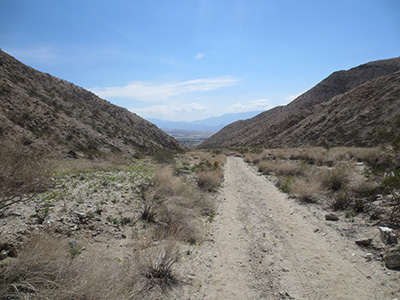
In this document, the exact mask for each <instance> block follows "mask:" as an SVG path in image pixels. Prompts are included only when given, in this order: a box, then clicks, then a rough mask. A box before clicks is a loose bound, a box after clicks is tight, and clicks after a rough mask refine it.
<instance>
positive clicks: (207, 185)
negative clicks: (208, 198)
mask: <svg viewBox="0 0 400 300" xmlns="http://www.w3.org/2000/svg"><path fill="white" fill-rule="evenodd" d="M196 178H197V184H198V186H199V187H200V188H201V189H203V190H206V191H210V192H214V191H216V190H217V189H218V188H219V186H220V185H221V181H222V178H223V173H222V171H221V170H220V169H217V170H208V171H199V172H197V173H196Z"/></svg>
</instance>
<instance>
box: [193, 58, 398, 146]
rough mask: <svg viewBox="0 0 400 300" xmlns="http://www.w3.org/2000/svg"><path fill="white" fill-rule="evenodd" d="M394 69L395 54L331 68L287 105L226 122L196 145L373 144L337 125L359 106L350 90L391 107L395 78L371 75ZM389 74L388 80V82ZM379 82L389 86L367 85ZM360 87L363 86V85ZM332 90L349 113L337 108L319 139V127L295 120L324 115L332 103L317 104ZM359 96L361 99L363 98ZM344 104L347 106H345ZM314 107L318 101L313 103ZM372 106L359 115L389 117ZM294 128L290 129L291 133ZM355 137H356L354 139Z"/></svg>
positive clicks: (328, 97) (326, 100)
mask: <svg viewBox="0 0 400 300" xmlns="http://www.w3.org/2000/svg"><path fill="white" fill-rule="evenodd" d="M399 70H400V58H394V59H388V60H381V61H375V62H370V63H367V64H364V65H361V66H358V67H355V68H352V69H350V70H348V71H339V72H335V73H333V74H331V75H330V76H328V77H327V78H326V79H324V80H323V81H321V82H320V83H319V84H317V85H316V86H315V87H313V88H312V89H310V90H309V91H307V92H306V93H304V94H302V95H300V96H299V97H297V98H296V99H295V100H294V101H293V102H291V103H290V104H288V105H287V106H280V107H275V108H273V109H271V110H268V111H265V112H263V113H261V114H259V115H257V116H256V117H254V118H252V119H249V120H245V121H239V122H235V123H232V124H230V125H228V126H226V127H225V128H223V129H222V130H220V131H219V132H217V133H216V134H215V135H213V136H212V137H211V138H210V139H208V140H207V141H205V142H204V143H202V144H201V145H199V148H215V147H227V146H243V145H244V146H248V145H259V144H262V145H264V146H268V147H282V146H289V147H292V146H306V145H323V144H324V143H326V142H329V143H330V144H332V145H338V146H339V145H358V146H361V145H371V144H374V140H373V139H372V136H369V135H367V136H362V137H361V136H360V137H357V136H356V134H357V133H355V132H354V133H351V132H349V133H348V134H347V135H346V136H347V139H343V136H341V133H342V129H341V128H340V126H341V125H342V124H344V123H346V122H348V119H346V118H348V117H349V116H352V117H354V116H356V115H358V114H359V111H358V110H357V109H358V108H359V106H358V107H357V106H355V105H352V104H351V103H353V102H354V101H352V100H351V99H352V97H354V96H356V97H358V98H357V102H359V103H360V105H361V106H365V105H373V106H374V107H379V106H384V107H395V106H396V101H397V105H398V104H399V103H398V102H399V101H400V100H399V98H398V97H397V98H396V95H397V92H396V90H397V89H399V84H398V82H397V81H396V76H394V77H388V78H387V79H386V80H385V81H384V82H382V81H371V80H373V79H376V78H380V77H384V76H387V75H390V74H393V73H395V72H397V71H399ZM391 80H393V82H392V81H391ZM369 81H371V84H370V85H365V84H366V83H367V82H369ZM373 84H377V86H376V87H374V86H373ZM384 86H390V88H388V89H385V93H378V92H377V93H371V91H373V90H377V89H382V88H384ZM357 88H360V90H358V92H357V93H356V94H352V93H350V91H352V90H354V89H357ZM364 88H365V89H367V90H366V91H363V89H364ZM338 95H343V97H345V98H343V100H342V101H341V105H344V106H345V107H342V108H343V110H345V109H347V110H349V113H348V114H342V115H341V116H342V118H336V119H335V121H336V123H335V124H334V125H335V126H333V127H330V133H331V134H332V133H333V136H330V138H329V141H326V140H325V141H324V139H322V138H321V137H322V136H320V133H321V132H320V130H319V129H318V130H317V129H316V130H313V128H312V126H311V124H312V123H308V124H309V126H308V127H307V128H305V127H304V126H303V127H302V126H300V125H299V122H302V121H303V120H304V119H306V118H309V117H310V118H312V116H313V115H314V114H318V115H320V114H322V113H323V112H324V113H325V114H326V115H325V116H320V118H323V117H325V118H330V116H329V114H330V112H331V111H332V109H330V108H327V106H326V105H325V106H321V104H323V103H329V101H330V100H331V99H332V98H333V97H335V96H338ZM360 95H363V96H360ZM364 96H366V97H368V101H366V100H365V99H364V98H365V97H364ZM346 97H347V98H346ZM371 97H372V98H371ZM346 99H347V100H346ZM364 101H366V102H365V103H364ZM393 101H394V102H393ZM392 102H393V103H392ZM362 103H364V104H362ZM327 105H328V104H327ZM347 105H349V106H348V107H347ZM316 107H318V109H317V108H316ZM322 107H323V109H322ZM321 109H322V110H321ZM378 111H379V110H378ZM378 111H375V110H374V109H373V108H372V107H371V109H369V110H368V109H365V110H364V114H363V118H367V119H369V120H373V119H376V120H379V121H385V122H384V123H388V122H390V121H393V120H394V119H385V120H384V119H383V118H382V117H381V116H380V115H378V114H377V113H378ZM395 111H397V110H395ZM390 117H391V118H396V117H398V115H397V116H396V115H395V114H391V115H390ZM331 125H333V124H331ZM370 125H371V126H372V125H374V126H376V127H377V128H379V127H380V126H381V125H384V124H380V123H379V122H371V124H370ZM300 127H301V128H304V130H308V131H313V132H314V135H309V134H308V132H301V130H300V129H299V128H300ZM349 129H350V128H349ZM375 129H376V128H375V127H373V128H372V127H371V128H367V130H363V132H369V133H371V132H373V130H375ZM295 131H296V133H294V132H295ZM297 135H298V136H302V137H304V136H306V135H308V138H307V140H301V139H299V138H297ZM355 137H356V139H354V138H355ZM356 141H357V142H356Z"/></svg>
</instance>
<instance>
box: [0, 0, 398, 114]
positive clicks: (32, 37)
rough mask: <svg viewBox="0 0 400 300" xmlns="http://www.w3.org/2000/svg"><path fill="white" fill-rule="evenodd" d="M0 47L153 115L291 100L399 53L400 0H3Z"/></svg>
mask: <svg viewBox="0 0 400 300" xmlns="http://www.w3.org/2000/svg"><path fill="white" fill-rule="evenodd" d="M0 28H1V29H0V48H1V49H2V50H3V51H5V52H7V53H8V54H10V55H12V56H14V57H15V58H17V59H18V60H20V61H22V62H23V63H25V64H27V65H29V66H31V67H33V68H35V69H37V70H39V71H42V72H46V73H49V74H51V75H53V76H56V77H58V78H62V79H64V80H67V81H69V82H72V83H74V84H76V85H78V86H81V87H83V88H85V89H88V90H90V91H92V92H94V93H96V94H97V95H99V96H100V97H101V98H103V99H106V100H108V101H110V102H112V103H114V104H116V105H119V106H122V107H126V108H128V109H129V110H131V111H132V112H134V113H137V114H138V115H140V116H142V117H145V118H158V119H164V120H171V121H193V120H200V119H204V118H207V117H212V116H220V115H223V114H226V113H236V112H247V111H260V110H267V109H270V108H272V107H275V106H278V105H286V104H287V103H289V102H290V101H291V100H293V99H294V98H295V97H296V96H298V95H300V94H301V93H303V92H305V91H307V90H308V89H310V88H312V87H313V86H315V85H316V84H317V83H318V82H320V81H321V80H323V79H324V78H325V77H327V76H328V75H330V74H331V73H333V72H335V71H338V70H347V69H350V68H352V67H355V66H358V65H360V64H363V63H367V62H369V61H374V60H379V59H387V58H393V57H398V56H400V1H398V0H301V1H299V0H145V1H144V0H57V1H55V0H35V1H32V0H1V1H0Z"/></svg>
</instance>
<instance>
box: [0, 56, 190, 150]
mask: <svg viewBox="0 0 400 300" xmlns="http://www.w3.org/2000/svg"><path fill="white" fill-rule="evenodd" d="M0 138H1V139H2V141H6V140H10V141H13V140H16V139H23V140H24V141H25V143H26V144H40V143H42V144H45V145H47V147H52V148H53V149H54V150H55V151H56V152H58V153H61V154H62V155H63V156H68V155H69V156H73V157H77V156H78V157H90V156H97V155H102V154H107V153H121V154H125V155H142V154H151V153H153V152H154V151H155V150H156V149H160V148H166V149H170V150H182V149H184V146H182V145H181V144H179V143H178V142H177V141H176V140H175V139H174V138H172V137H171V136H169V135H167V134H166V133H165V132H163V131H161V130H160V129H158V128H157V127H156V126H155V125H154V124H152V123H150V122H148V121H146V120H144V119H142V118H141V117H139V116H137V115H136V114H133V113H131V112H129V111H128V110H127V109H124V108H121V107H118V106H116V105H113V104H111V103H109V102H108V101H106V100H103V99H100V98H99V97H97V96H96V95H95V94H93V93H91V92H89V91H87V90H85V89H83V88H80V87H78V86H76V85H74V84H72V83H69V82H67V81H64V80H61V79H58V78H56V77H53V76H51V75H49V74H45V73H42V72H39V71H37V70H34V69H33V68H30V67H28V66H26V65H24V64H23V63H21V62H19V61H18V60H16V59H15V58H13V57H12V56H10V55H8V54H6V53H5V52H3V51H1V50H0ZM50 145H51V146H50Z"/></svg>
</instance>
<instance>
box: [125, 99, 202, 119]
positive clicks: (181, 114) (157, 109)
mask: <svg viewBox="0 0 400 300" xmlns="http://www.w3.org/2000/svg"><path fill="white" fill-rule="evenodd" d="M208 109H209V108H208V107H206V106H204V105H201V104H199V103H196V102H192V103H189V104H179V103H178V104H174V105H153V106H149V107H144V108H131V109H130V111H132V112H134V113H136V114H138V115H140V116H142V117H144V118H157V119H163V120H190V119H193V116H194V114H197V113H201V112H205V111H207V110H208ZM194 119H195V118H194Z"/></svg>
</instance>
